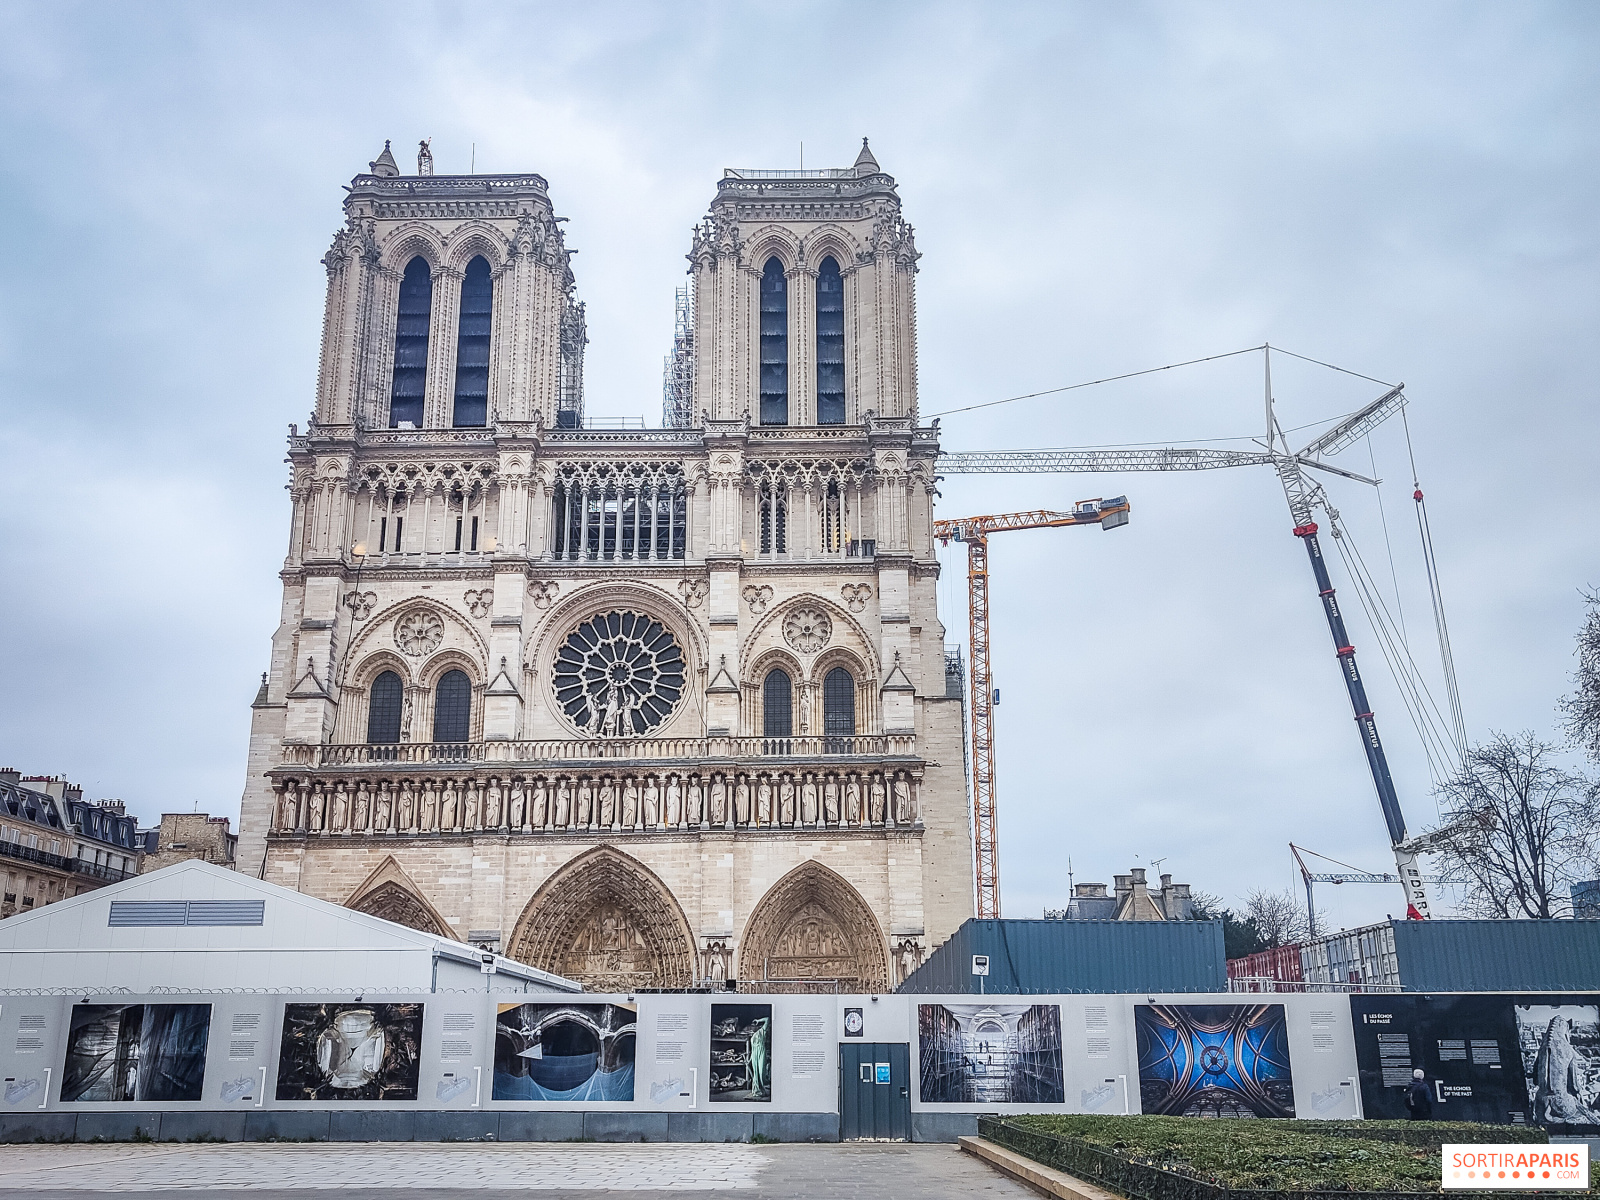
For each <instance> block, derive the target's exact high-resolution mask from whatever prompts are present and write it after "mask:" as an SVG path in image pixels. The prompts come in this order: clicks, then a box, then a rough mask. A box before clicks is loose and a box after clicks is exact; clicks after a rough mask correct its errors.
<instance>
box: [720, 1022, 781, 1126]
mask: <svg viewBox="0 0 1600 1200" xmlns="http://www.w3.org/2000/svg"><path fill="white" fill-rule="evenodd" d="M710 1058H711V1062H710V1072H711V1073H710V1080H711V1099H712V1101H713V1102H714V1103H722V1104H736V1103H742V1102H748V1103H768V1102H770V1101H771V1100H772V1005H770V1004H713V1005H712V1006H711V1055H710Z"/></svg>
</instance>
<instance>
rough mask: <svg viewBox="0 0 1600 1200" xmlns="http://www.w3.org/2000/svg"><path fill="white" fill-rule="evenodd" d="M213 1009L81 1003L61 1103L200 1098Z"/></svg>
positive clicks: (69, 1040)
mask: <svg viewBox="0 0 1600 1200" xmlns="http://www.w3.org/2000/svg"><path fill="white" fill-rule="evenodd" d="M210 1033H211V1006H210V1005H209V1004H76V1005H73V1008H72V1017H71V1023H70V1025H69V1027H68V1030H67V1053H66V1062H65V1063H64V1065H63V1068H62V1074H61V1099H62V1101H63V1102H64V1103H74V1102H80V1101H82V1102H91V1103H92V1102H101V1103H104V1102H107V1101H112V1102H114V1101H127V1100H156V1101H175V1100H198V1099H200V1097H201V1092H202V1089H203V1086H204V1083H205V1073H206V1041H207V1039H208V1038H209V1036H210Z"/></svg>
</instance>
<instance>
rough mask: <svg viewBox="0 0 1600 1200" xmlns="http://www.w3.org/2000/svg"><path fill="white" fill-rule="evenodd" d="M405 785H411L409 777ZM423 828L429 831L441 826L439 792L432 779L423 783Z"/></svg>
mask: <svg viewBox="0 0 1600 1200" xmlns="http://www.w3.org/2000/svg"><path fill="white" fill-rule="evenodd" d="M405 786H406V787H410V786H411V781H410V780H409V779H408V780H406V784H405ZM422 828H423V829H424V830H425V831H426V832H428V833H432V832H433V831H434V830H436V829H438V828H439V793H438V791H437V790H436V789H435V788H434V786H433V783H432V782H431V781H430V782H428V783H425V784H423V785H422Z"/></svg>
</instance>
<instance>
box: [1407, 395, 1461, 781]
mask: <svg viewBox="0 0 1600 1200" xmlns="http://www.w3.org/2000/svg"><path fill="white" fill-rule="evenodd" d="M1400 422H1401V425H1402V427H1403V428H1404V429H1405V433H1406V454H1407V456H1408V457H1409V458H1410V461H1411V489H1412V490H1411V498H1412V499H1413V500H1415V501H1416V505H1417V536H1418V538H1419V539H1420V540H1421V543H1422V560H1423V564H1424V566H1425V567H1426V569H1427V574H1428V598H1429V599H1430V600H1431V601H1432V603H1433V626H1434V631H1435V634H1436V635H1437V637H1438V639H1439V663H1440V666H1441V668H1442V669H1443V671H1444V686H1445V698H1446V700H1447V701H1448V703H1449V705H1450V716H1451V720H1452V723H1453V725H1454V730H1455V742H1456V747H1457V749H1458V751H1459V752H1460V756H1461V766H1462V768H1463V769H1465V768H1466V765H1467V723H1466V719H1465V717H1463V716H1462V713H1461V691H1460V689H1459V688H1458V687H1457V685H1456V662H1455V655H1454V654H1453V653H1452V652H1451V649H1450V625H1449V622H1447V621H1446V620H1445V615H1444V588H1443V585H1442V584H1441V582H1440V579H1439V564H1438V561H1437V560H1436V559H1435V557H1434V553H1433V527H1432V526H1431V525H1430V524H1429V523H1428V504H1427V501H1426V500H1424V499H1423V498H1422V484H1421V483H1420V482H1418V480H1417V456H1416V452H1415V451H1414V450H1413V449H1412V446H1411V423H1410V422H1409V421H1408V420H1406V414H1405V410H1404V409H1401V410H1400Z"/></svg>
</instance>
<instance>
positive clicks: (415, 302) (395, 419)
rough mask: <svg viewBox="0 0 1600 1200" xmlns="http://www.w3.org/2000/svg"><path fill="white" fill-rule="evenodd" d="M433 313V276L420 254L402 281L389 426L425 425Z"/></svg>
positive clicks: (418, 426) (407, 269)
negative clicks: (423, 414) (425, 394)
mask: <svg viewBox="0 0 1600 1200" xmlns="http://www.w3.org/2000/svg"><path fill="white" fill-rule="evenodd" d="M432 316H433V278H432V276H431V275H430V274H429V273H428V260H427V259H425V258H423V257H422V256H421V255H418V256H417V257H416V258H413V259H412V260H411V261H410V262H408V263H407V264H406V273H405V277H404V278H403V279H401V280H400V312H399V315H398V316H397V317H396V318H395V324H394V389H393V390H392V391H391V392H390V393H389V428H390V429H398V428H399V427H400V423H401V422H402V421H406V422H409V423H410V424H411V425H412V427H414V428H417V429H420V428H422V391H423V387H424V385H425V384H426V382H427V377H428V322H429V321H430V320H431V319H432Z"/></svg>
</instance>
